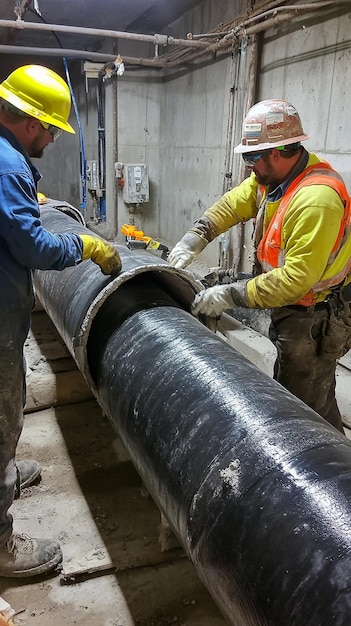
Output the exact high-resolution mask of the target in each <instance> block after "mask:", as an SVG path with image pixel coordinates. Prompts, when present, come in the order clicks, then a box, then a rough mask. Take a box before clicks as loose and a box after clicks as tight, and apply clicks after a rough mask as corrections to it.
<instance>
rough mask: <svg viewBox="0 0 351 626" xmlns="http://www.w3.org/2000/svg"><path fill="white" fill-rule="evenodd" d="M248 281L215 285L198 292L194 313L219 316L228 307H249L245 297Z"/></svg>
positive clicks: (194, 303)
mask: <svg viewBox="0 0 351 626" xmlns="http://www.w3.org/2000/svg"><path fill="white" fill-rule="evenodd" d="M245 287H246V282H243V283H234V284H230V285H215V287H209V288H208V289H203V290H202V291H200V292H199V293H198V294H196V296H195V299H194V302H193V304H192V305H191V312H192V314H193V315H200V314H201V315H208V316H209V317H218V316H219V315H221V313H223V311H225V310H227V309H234V308H235V307H245V308H246V307H247V306H248V305H247V301H246V297H245Z"/></svg>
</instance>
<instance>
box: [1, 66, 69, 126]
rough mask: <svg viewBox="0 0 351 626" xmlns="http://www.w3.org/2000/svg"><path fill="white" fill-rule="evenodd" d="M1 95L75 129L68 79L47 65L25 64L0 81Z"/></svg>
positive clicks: (38, 115)
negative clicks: (66, 80)
mask: <svg viewBox="0 0 351 626" xmlns="http://www.w3.org/2000/svg"><path fill="white" fill-rule="evenodd" d="M0 98H3V99H4V100H6V101H7V102H9V103H10V104H12V105H13V106H14V107H16V108H17V109H19V110H20V111H23V112H24V113H26V115H29V116H30V117H35V118H36V119H37V120H39V121H40V122H46V123H47V124H52V125H53V126H57V128H62V130H66V131H67V132H68V133H74V132H75V131H74V130H73V128H72V126H71V125H70V124H69V123H68V118H69V114H70V111H71V94H70V91H69V87H68V85H67V83H65V81H64V80H63V79H62V78H61V76H59V75H58V74H56V72H53V70H50V69H49V68H47V67H43V66H42V65H23V66H22V67H18V68H17V69H16V70H14V71H13V72H12V73H11V74H10V75H9V76H8V77H7V78H6V79H5V80H4V81H3V82H2V83H1V84H0Z"/></svg>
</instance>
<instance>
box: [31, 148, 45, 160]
mask: <svg viewBox="0 0 351 626" xmlns="http://www.w3.org/2000/svg"><path fill="white" fill-rule="evenodd" d="M43 154H44V148H41V149H40V150H36V151H35V152H34V151H33V150H31V151H30V153H29V156H30V157H31V158H32V159H41V157H42V156H43Z"/></svg>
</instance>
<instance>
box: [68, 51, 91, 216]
mask: <svg viewBox="0 0 351 626" xmlns="http://www.w3.org/2000/svg"><path fill="white" fill-rule="evenodd" d="M63 64H64V66H65V72H66V78H67V84H68V86H69V90H70V92H71V98H72V104H73V108H74V112H75V114H76V118H77V124H78V130H79V142H80V180H81V185H82V201H81V205H80V207H81V209H82V210H83V211H85V210H86V208H87V161H86V158H85V147H84V136H83V131H82V125H81V121H80V115H79V111H78V106H77V101H76V98H75V95H74V91H73V88H72V83H71V77H70V74H69V68H68V62H67V59H66V57H63Z"/></svg>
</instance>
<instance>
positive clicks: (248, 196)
mask: <svg viewBox="0 0 351 626" xmlns="http://www.w3.org/2000/svg"><path fill="white" fill-rule="evenodd" d="M321 161H322V160H321V159H320V158H319V157H318V156H317V155H315V154H309V159H308V162H307V166H306V167H309V166H310V165H313V164H316V163H320V162H321ZM258 193H259V190H258V184H257V181H256V176H255V174H254V173H252V174H251V176H250V177H249V178H247V179H245V180H244V181H243V182H242V183H241V184H240V185H238V186H237V187H234V188H233V189H231V190H230V191H228V192H227V193H226V194H224V195H223V196H222V197H221V198H220V199H219V200H218V202H216V203H215V204H214V205H213V206H212V207H210V208H209V209H207V211H205V213H204V215H203V217H202V218H201V219H200V220H199V221H198V222H197V223H195V224H194V227H193V228H192V229H191V230H193V231H194V232H196V233H197V234H199V235H200V236H202V237H203V238H205V239H206V240H207V241H212V239H214V238H215V237H217V236H218V235H219V234H221V233H223V232H225V231H227V230H228V229H229V228H231V227H232V226H234V225H235V224H238V223H239V222H246V221H247V220H249V219H250V218H254V217H255V216H256V215H257V211H258V208H257V196H258ZM280 202H281V199H279V200H277V201H275V202H267V203H266V207H265V214H264V223H263V233H264V232H265V231H266V229H267V227H268V225H269V224H270V222H271V220H272V218H273V217H274V215H275V213H276V211H277V209H278V207H279V205H280ZM343 218H344V205H343V203H342V201H341V198H340V196H339V194H338V193H337V192H336V191H335V190H334V189H332V188H331V187H329V186H327V185H311V186H306V187H302V188H301V189H299V190H298V191H297V193H296V194H295V195H294V197H293V198H292V201H291V203H289V206H288V208H287V210H286V212H285V214H284V219H283V225H282V242H283V247H284V256H285V259H284V265H283V266H282V267H278V268H275V269H273V270H270V271H268V272H267V273H263V274H260V275H259V276H256V277H255V278H253V279H251V280H249V281H248V283H247V288H246V297H247V301H248V305H249V306H250V307H255V308H274V307H279V306H286V305H289V304H294V303H296V302H299V301H300V300H301V299H302V298H303V297H304V296H305V294H307V293H308V292H309V291H310V290H311V289H312V287H313V286H314V285H316V284H317V283H319V282H320V281H321V280H322V278H323V276H324V274H325V272H326V271H327V270H328V275H329V276H330V269H331V266H330V265H329V266H328V261H329V259H330V255H331V252H332V250H333V248H334V244H335V241H336V240H337V237H338V234H339V231H340V226H341V223H342V221H343ZM347 255H348V256H349V257H351V236H350V233H348V236H347V240H346V244H345V245H344V246H343V251H342V254H340V255H337V257H336V259H335V260H334V261H333V265H332V271H333V272H335V275H336V274H338V272H339V271H341V270H342V268H343V267H344V265H345V259H346V258H347ZM350 281H351V277H348V278H347V279H346V280H345V284H346V283H347V282H350ZM330 291H331V290H330V289H325V290H324V291H319V292H318V293H317V294H316V299H315V302H320V301H323V300H324V299H325V297H326V295H327V294H328V293H330Z"/></svg>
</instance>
